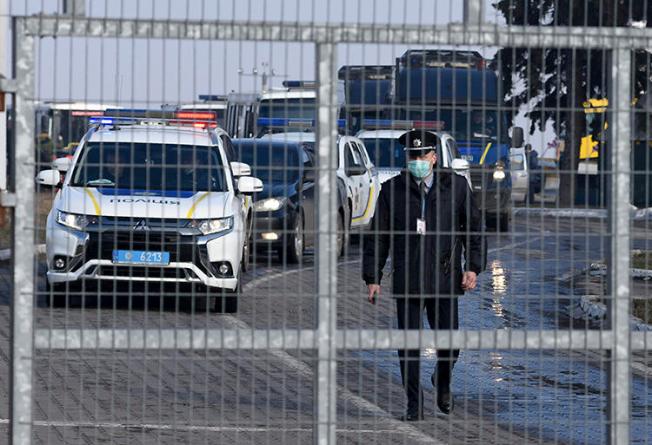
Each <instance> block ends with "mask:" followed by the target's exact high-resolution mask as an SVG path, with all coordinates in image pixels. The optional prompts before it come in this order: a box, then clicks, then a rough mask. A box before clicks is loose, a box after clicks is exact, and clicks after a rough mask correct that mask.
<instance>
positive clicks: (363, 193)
mask: <svg viewBox="0 0 652 445" xmlns="http://www.w3.org/2000/svg"><path fill="white" fill-rule="evenodd" d="M351 149H352V150H353V153H354V158H355V159H359V162H360V165H361V166H363V167H364V169H365V172H364V173H363V174H361V175H358V177H357V179H358V183H359V190H360V211H361V213H360V215H354V218H355V217H356V216H364V213H365V211H366V210H367V204H368V203H369V200H370V199H371V196H370V193H371V192H372V191H373V187H372V180H373V176H372V173H371V169H370V168H369V165H368V162H369V160H368V158H366V157H365V153H363V149H362V147H360V145H359V144H358V143H357V142H355V141H351Z"/></svg>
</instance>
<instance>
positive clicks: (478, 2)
mask: <svg viewBox="0 0 652 445" xmlns="http://www.w3.org/2000/svg"><path fill="white" fill-rule="evenodd" d="M483 6H484V2H483V0H465V1H464V24H465V25H466V26H469V25H471V26H472V25H480V24H481V23H482V22H483V21H484V8H483Z"/></svg>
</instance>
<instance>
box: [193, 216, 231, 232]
mask: <svg viewBox="0 0 652 445" xmlns="http://www.w3.org/2000/svg"><path fill="white" fill-rule="evenodd" d="M190 227H193V228H195V229H197V230H199V231H200V232H201V233H202V234H203V235H210V234H212V233H219V232H224V231H226V230H231V229H232V228H233V217H232V216H227V217H226V218H216V219H196V220H192V221H191V222H190Z"/></svg>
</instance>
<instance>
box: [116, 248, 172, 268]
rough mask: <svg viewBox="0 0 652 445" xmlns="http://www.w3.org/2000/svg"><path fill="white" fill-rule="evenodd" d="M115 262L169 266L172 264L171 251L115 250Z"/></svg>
mask: <svg viewBox="0 0 652 445" xmlns="http://www.w3.org/2000/svg"><path fill="white" fill-rule="evenodd" d="M113 262H114V263H116V264H146V265H155V266H167V265H168V264H170V252H155V251H154V252H152V251H145V250H114V251H113Z"/></svg>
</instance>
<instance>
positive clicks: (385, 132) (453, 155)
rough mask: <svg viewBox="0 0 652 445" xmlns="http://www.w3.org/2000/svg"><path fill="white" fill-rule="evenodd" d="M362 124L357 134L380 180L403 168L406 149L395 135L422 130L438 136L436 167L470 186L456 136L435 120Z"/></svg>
mask: <svg viewBox="0 0 652 445" xmlns="http://www.w3.org/2000/svg"><path fill="white" fill-rule="evenodd" d="M362 126H363V127H364V129H363V130H361V131H359V132H358V134H357V135H356V136H357V138H358V139H359V140H361V141H362V142H364V144H365V146H366V147H367V151H368V153H369V155H370V156H371V159H372V162H373V163H374V164H375V165H376V169H377V170H378V175H379V177H380V182H381V183H384V182H386V181H389V180H390V179H391V178H393V177H394V176H398V175H399V174H400V173H401V170H404V169H405V152H404V151H403V146H402V145H401V144H400V143H399V141H398V138H400V137H401V136H402V135H403V134H404V133H405V132H406V131H408V130H412V129H422V130H425V131H431V132H433V133H434V134H436V135H437V136H438V137H439V141H440V145H439V146H438V147H436V153H437V158H438V161H437V162H438V164H439V166H441V167H444V168H450V169H452V170H453V171H455V173H457V174H458V175H460V176H463V177H464V178H465V179H466V181H467V182H468V184H469V187H471V188H472V184H471V175H470V173H469V168H470V166H469V162H468V161H466V160H464V159H461V158H460V154H459V151H458V149H457V143H456V142H455V138H453V136H452V135H451V134H450V133H447V132H445V131H439V130H438V126H437V122H423V121H402V120H394V121H393V120H384V119H378V120H376V119H365V120H363V121H362Z"/></svg>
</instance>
